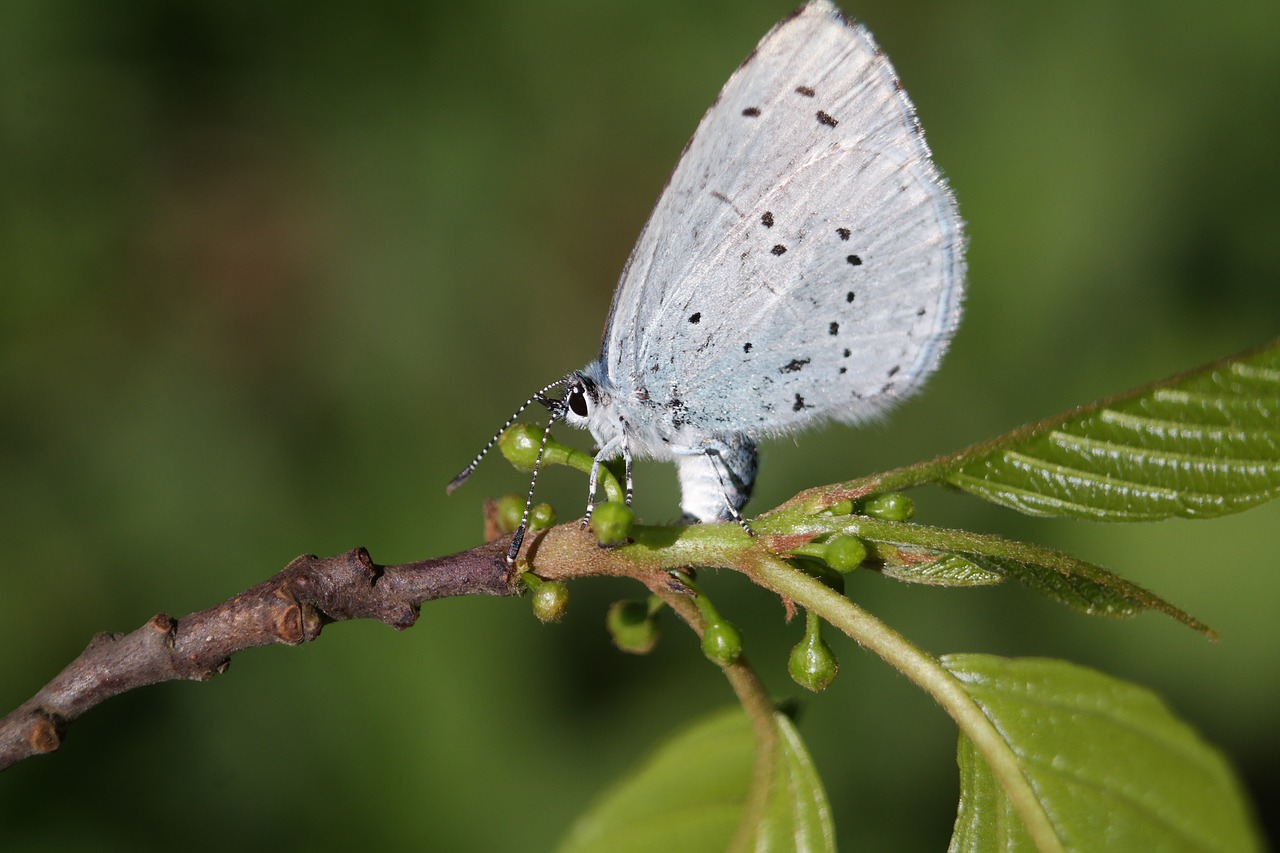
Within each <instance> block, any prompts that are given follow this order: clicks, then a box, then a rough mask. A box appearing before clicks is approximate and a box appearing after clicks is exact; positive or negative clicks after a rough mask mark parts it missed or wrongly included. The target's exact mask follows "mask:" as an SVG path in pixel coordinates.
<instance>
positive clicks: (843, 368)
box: [840, 367, 849, 373]
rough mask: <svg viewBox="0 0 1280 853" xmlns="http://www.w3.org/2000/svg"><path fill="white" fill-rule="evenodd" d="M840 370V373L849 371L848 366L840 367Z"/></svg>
mask: <svg viewBox="0 0 1280 853" xmlns="http://www.w3.org/2000/svg"><path fill="white" fill-rule="evenodd" d="M840 372H841V373H848V372H849V368H847V367H842V368H840Z"/></svg>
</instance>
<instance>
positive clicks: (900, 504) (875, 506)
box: [862, 492, 916, 521]
mask: <svg viewBox="0 0 1280 853" xmlns="http://www.w3.org/2000/svg"><path fill="white" fill-rule="evenodd" d="M862 511H863V512H864V513H866V514H867V515H870V516H872V517H874V518H882V519H884V520H885V521H906V520H907V519H908V518H910V517H911V516H913V515H915V514H916V505H915V504H914V503H912V502H911V498H909V497H907V496H906V495H904V494H902V493H901V492H886V493H885V494H883V495H876V496H875V497H873V498H867V500H866V501H864V502H863V504H862Z"/></svg>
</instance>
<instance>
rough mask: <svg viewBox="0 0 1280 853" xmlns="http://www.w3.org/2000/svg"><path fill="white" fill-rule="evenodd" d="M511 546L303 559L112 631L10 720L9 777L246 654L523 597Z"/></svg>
mask: <svg viewBox="0 0 1280 853" xmlns="http://www.w3.org/2000/svg"><path fill="white" fill-rule="evenodd" d="M506 552H507V543H506V542H504V541H503V540H498V541H496V542H492V543H490V544H488V545H482V546H480V547H479V548H473V549H471V550H470V551H463V552H461V553H459V554H453V555H451V556H448V557H440V558H438V559H433V560H423V561H422V562H418V563H405V564H404V565H400V566H379V565H377V564H375V563H374V562H373V561H372V560H371V559H369V554H368V552H367V551H365V550H364V549H363V548H357V549H355V550H354V551H348V552H347V553H345V554H339V555H338V556H335V557H326V558H323V559H322V558H319V557H314V556H311V555H303V556H301V557H298V558H297V559H295V560H294V561H293V562H291V563H290V564H289V565H288V566H286V567H285V568H284V569H283V570H281V571H280V572H279V573H278V574H276V575H275V577H273V578H271V579H270V580H268V581H265V582H263V583H260V584H258V585H257V586H254V587H251V588H250V589H247V590H245V591H244V592H242V593H240V594H239V595H237V596H235V597H234V598H231V599H229V600H227V601H224V602H222V603H221V604H218V605H215V606H213V607H210V608H209V609H207V610H201V611H199V612H196V613H192V614H190V615H189V616H184V617H183V618H181V619H174V618H173V617H172V616H169V615H168V614H165V613H160V614H158V615H156V616H153V617H152V618H151V620H150V621H149V622H147V624H145V625H143V626H142V627H141V628H138V629H137V630H136V631H133V632H132V633H129V634H111V633H102V634H98V635H96V636H95V637H94V638H93V639H92V640H90V641H89V645H88V647H87V648H86V649H85V650H84V651H83V652H81V653H80V655H79V657H77V658H76V659H75V660H73V661H72V662H71V664H70V665H69V666H67V668H66V669H64V670H62V672H60V673H58V675H57V676H56V677H55V678H54V679H53V680H52V681H50V682H49V683H48V684H46V685H45V686H44V687H43V688H42V689H41V690H40V692H38V693H37V694H36V695H35V696H33V697H32V698H31V699H30V700H28V701H27V702H25V703H23V704H22V705H21V706H19V707H18V708H17V709H16V710H15V711H13V713H11V714H9V715H8V716H6V717H4V718H3V719H0V770H4V769H5V768H7V767H9V766H10V765H13V764H16V763H17V762H19V761H22V760H23V759H25V758H30V757H31V756H33V755H38V754H40V753H45V752H52V751H53V750H55V749H57V748H58V747H59V746H60V745H61V743H62V738H63V736H64V734H65V733H66V730H67V727H68V726H69V725H70V724H71V723H72V722H74V721H75V720H76V719H77V718H78V717H79V716H80V715H81V714H83V713H85V712H86V711H88V710H89V709H91V708H93V707H95V706H96V705H98V704H100V703H102V702H104V701H106V700H107V699H110V698H111V697H113V696H117V695H119V694H121V693H124V692H126V691H129V690H133V689H135V688H138V687H144V686H146V685H148V684H157V683H159V682H162V681H176V680H179V679H188V680H195V681H203V680H206V679H209V678H212V677H213V676H215V675H218V674H220V673H222V672H225V671H226V669H227V666H228V665H229V664H230V662H231V656H232V655H234V654H235V653H236V652H240V651H244V650H245V649H251V648H255V647H257V646H266V645H271V644H273V643H284V644H286V645H297V644H299V643H305V642H309V641H311V640H314V639H315V638H316V637H318V636H320V629H321V628H322V627H323V626H324V625H325V624H326V623H328V622H340V621H343V620H346V619H377V620H378V621H380V622H385V623H386V624H388V625H390V626H391V627H393V628H396V629H404V628H408V627H410V626H411V625H413V623H414V622H415V621H416V620H417V618H418V607H419V605H421V604H422V603H423V602H425V601H431V600H433V599H437V598H447V597H450V596H455V595H470V594H478V595H517V594H519V592H520V584H519V583H518V581H516V580H515V578H514V577H512V576H511V575H510V574H509V572H508V570H507V565H506V562H505V559H504V558H505V556H506Z"/></svg>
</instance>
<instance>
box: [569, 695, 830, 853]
mask: <svg viewBox="0 0 1280 853" xmlns="http://www.w3.org/2000/svg"><path fill="white" fill-rule="evenodd" d="M774 722H775V725H776V730H777V738H776V741H775V747H774V752H773V761H772V775H771V779H770V786H769V792H768V796H767V799H766V801H765V804H764V806H763V807H762V808H761V810H760V813H759V814H758V815H754V816H753V817H752V819H751V825H750V826H748V827H745V829H746V832H745V833H744V834H742V835H740V836H738V837H739V839H740V840H741V841H745V842H746V846H745V849H748V850H760V851H764V850H805V851H834V850H835V829H834V827H833V825H832V822H831V810H830V807H829V806H828V804H827V797H826V793H825V792H824V791H823V788H822V782H821V780H820V779H819V778H818V775H817V772H816V771H815V770H814V767H813V762H812V760H811V759H810V758H809V754H808V752H807V751H806V750H805V747H804V744H803V742H802V741H801V740H800V736H799V734H798V733H797V732H796V730H795V726H794V725H792V723H791V721H790V720H789V719H788V718H787V717H785V716H784V715H782V714H776V715H775V717H774ZM755 749H756V739H755V735H754V733H753V731H752V728H751V724H750V722H749V721H748V720H747V717H746V714H745V713H744V712H743V711H742V709H741V708H740V707H736V706H735V707H733V708H730V709H727V710H725V711H721V712H718V713H716V714H713V715H711V716H709V717H706V718H704V719H702V720H700V721H699V722H697V723H695V724H693V725H692V726H690V727H689V728H687V729H685V730H684V731H682V732H680V733H678V734H677V735H675V736H674V737H672V738H670V739H669V740H667V741H666V742H665V743H663V744H661V745H659V746H658V747H657V748H656V749H655V750H654V752H653V753H652V754H651V755H650V756H649V757H648V758H647V759H646V760H645V761H644V762H643V763H642V764H641V765H640V766H639V767H638V768H637V769H636V770H634V771H633V772H632V773H631V774H629V775H628V776H627V777H626V778H624V779H622V780H621V781H620V782H619V783H618V784H617V785H616V786H615V787H614V788H613V789H612V790H611V791H609V792H608V793H607V794H605V796H604V797H603V799H601V800H600V801H599V802H598V803H596V804H595V805H594V806H592V807H591V809H590V810H589V811H588V812H587V813H586V814H584V815H583V816H582V817H580V818H579V819H578V821H577V822H576V823H575V824H574V826H573V828H572V829H571V830H570V832H569V835H568V837H567V838H566V839H565V841H564V843H563V844H562V845H561V846H560V850H561V851H563V853H588V851H593V852H594V851H618V853H644V851H657V853H679V851H689V853H703V851H719V850H725V849H726V848H728V847H729V845H730V843H731V842H732V841H733V840H734V838H735V834H737V833H738V832H739V827H740V824H741V822H742V819H743V808H744V806H745V805H746V803H747V799H748V795H749V792H750V788H751V782H752V778H753V770H754V758H755Z"/></svg>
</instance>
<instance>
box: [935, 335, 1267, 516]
mask: <svg viewBox="0 0 1280 853" xmlns="http://www.w3.org/2000/svg"><path fill="white" fill-rule="evenodd" d="M941 477H942V479H943V480H944V481H945V482H947V483H950V484H951V485H953V486H956V487H958V488H961V489H964V490H965V491H967V492H971V493H973V494H975V495H978V496H979V497H982V498H985V499H987V500H989V501H992V502H994V503H998V504H1002V505H1004V506H1008V507H1011V508H1013V509H1016V510H1019V511H1020V512H1024V513H1028V514H1030V515H1067V516H1073V517H1076V518H1087V519H1092V520H1096V521H1151V520H1155V519H1161V518H1168V517H1171V516H1182V517H1184V518H1213V517H1216V516H1220V515H1226V514H1228V513H1233V512H1239V511H1241V510H1244V509H1248V508H1249V507H1252V506H1256V505H1257V504H1260V503H1263V502H1265V501H1268V500H1271V499H1272V498H1275V497H1276V496H1277V495H1278V494H1280V341H1273V342H1271V343H1270V344H1268V345H1266V346H1265V347H1262V348H1260V349H1257V350H1254V351H1252V352H1249V353H1245V354H1242V355H1239V356H1235V357H1233V358H1228V359H1224V360H1223V361H1219V362H1215V363H1214V364H1210V365H1208V366H1206V367H1203V368H1200V369H1199V370H1195V371H1192V372H1190V373H1185V374H1182V375H1179V376H1175V377H1172V378H1170V379H1167V380H1164V381H1163V382H1158V383H1156V384H1155V385H1152V386H1148V387H1146V388H1142V389H1139V390H1136V391H1131V392H1129V393H1127V394H1123V395H1120V396H1118V397H1115V398H1112V399H1110V400H1104V401H1102V402H1100V403H1095V404H1093V405H1089V406H1083V407H1081V408H1079V409H1075V410H1073V411H1071V412H1068V413H1066V414H1065V415H1062V416H1059V417H1056V418H1050V419H1049V420H1047V421H1043V422H1041V423H1039V424H1034V425H1032V426H1030V427H1026V428H1023V429H1021V430H1018V431H1016V432H1014V433H1011V434H1010V435H1008V436H1005V437H1004V438H1000V439H996V440H995V441H992V442H988V443H987V444H984V445H980V446H979V447H977V448H973V449H972V450H970V451H966V452H963V453H961V454H958V455H957V457H956V459H955V462H954V464H953V465H951V466H948V467H944V469H943V471H942V473H941Z"/></svg>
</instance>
